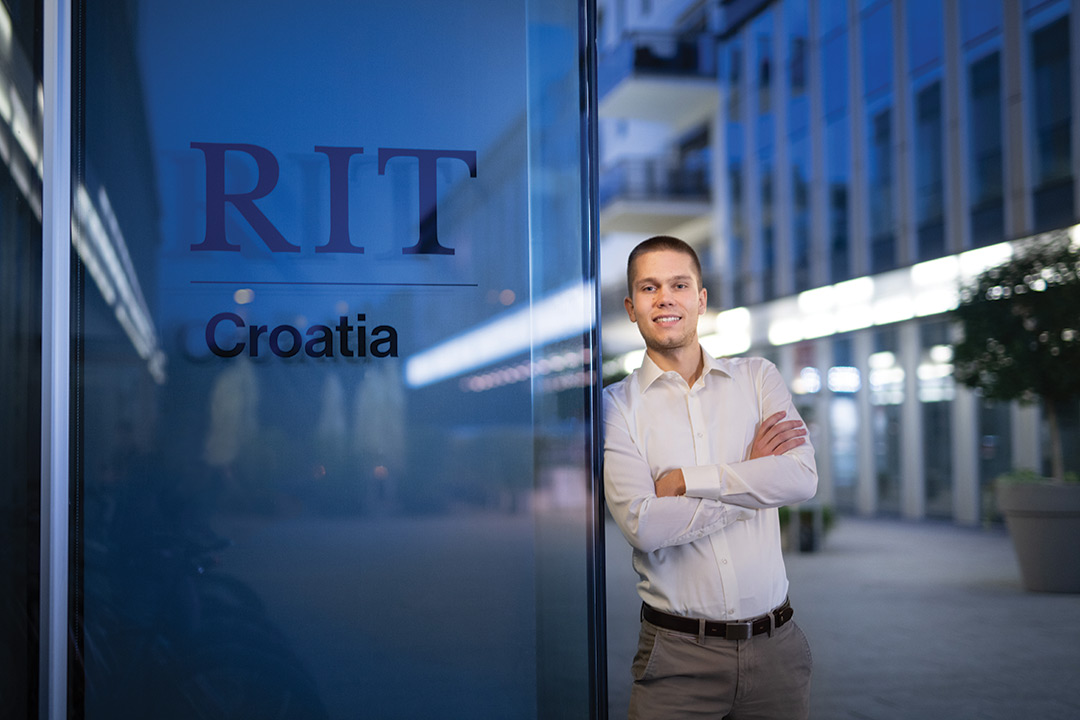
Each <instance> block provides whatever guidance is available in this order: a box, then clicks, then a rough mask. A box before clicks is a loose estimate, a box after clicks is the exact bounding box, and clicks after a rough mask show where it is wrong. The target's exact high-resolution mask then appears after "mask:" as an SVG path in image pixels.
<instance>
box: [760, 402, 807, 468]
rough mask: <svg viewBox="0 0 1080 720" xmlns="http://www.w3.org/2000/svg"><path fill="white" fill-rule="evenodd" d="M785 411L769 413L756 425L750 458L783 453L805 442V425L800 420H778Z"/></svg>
mask: <svg viewBox="0 0 1080 720" xmlns="http://www.w3.org/2000/svg"><path fill="white" fill-rule="evenodd" d="M785 414H786V413H784V412H783V411H781V412H778V413H775V414H773V415H770V416H769V417H767V418H765V420H763V421H762V423H761V425H758V429H757V432H756V433H754V443H753V444H752V445H751V446H750V459H751V460H753V459H754V458H760V457H768V456H769V455H783V454H784V453H786V452H787V451H789V450H794V449H795V448H797V447H799V446H800V445H802V444H803V443H805V442H806V426H805V425H803V424H802V421H801V420H787V421H785V422H780V420H781V419H782V418H783V417H784V415H785Z"/></svg>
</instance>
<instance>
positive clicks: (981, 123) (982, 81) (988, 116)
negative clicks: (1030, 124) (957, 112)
mask: <svg viewBox="0 0 1080 720" xmlns="http://www.w3.org/2000/svg"><path fill="white" fill-rule="evenodd" d="M1001 113H1002V105H1001V53H1000V52H998V51H994V52H991V53H990V54H989V55H986V56H985V57H982V58H980V59H978V60H976V61H974V62H972V63H971V64H970V65H969V66H968V152H969V158H970V160H969V163H968V168H969V171H968V178H969V180H968V188H969V198H970V206H969V215H970V219H971V244H972V245H973V246H975V247H980V246H983V245H992V244H994V243H997V242H1000V241H1001V240H1002V239H1004V232H1005V220H1004V214H1003V207H1004V202H1003V201H1004V189H1005V184H1004V169H1003V155H1002V121H1001Z"/></svg>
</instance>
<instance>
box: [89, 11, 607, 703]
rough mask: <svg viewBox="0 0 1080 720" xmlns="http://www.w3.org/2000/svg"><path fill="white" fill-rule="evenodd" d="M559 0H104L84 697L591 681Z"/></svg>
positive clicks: (569, 117)
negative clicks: (255, 0)
mask: <svg viewBox="0 0 1080 720" xmlns="http://www.w3.org/2000/svg"><path fill="white" fill-rule="evenodd" d="M538 5H541V4H538V3H527V2H505V1H504V0H484V1H481V2H472V3H430V2H400V3H353V2H347V1H345V0H338V1H334V2H323V3H314V4H308V5H298V4H296V3H286V2H278V1H276V0H275V1H273V2H263V3H259V4H258V6H257V12H253V11H252V9H253V6H250V5H248V6H243V5H241V4H231V3H217V2H211V1H209V0H200V1H196V2H190V3H182V4H176V3H160V2H153V1H151V0H146V1H144V2H131V3H122V4H115V3H114V4H110V5H109V7H108V8H107V9H106V8H101V7H100V6H98V5H96V4H93V3H88V4H87V7H86V11H85V15H84V16H82V17H81V22H82V36H84V37H85V45H84V46H83V47H82V48H81V52H80V53H79V56H78V60H79V62H80V63H81V64H82V66H83V71H82V73H81V77H82V78H84V81H83V82H84V84H82V85H81V86H80V87H79V88H78V93H79V94H78V97H77V103H78V106H79V107H81V108H83V111H82V113H83V114H82V115H81V118H80V119H81V122H82V131H83V132H82V134H81V140H80V142H79V144H78V147H77V167H78V168H79V173H78V176H77V179H76V186H75V193H76V221H77V226H76V242H77V247H78V249H79V258H80V260H81V262H80V264H79V266H78V277H79V280H78V282H79V286H78V287H79V296H78V297H79V303H80V307H81V314H80V316H79V319H78V324H77V326H78V332H79V353H80V354H79V363H78V368H79V369H78V372H79V377H78V383H77V388H76V389H77V403H78V404H77V422H78V426H79V434H78V438H77V441H76V442H77V467H78V492H79V496H78V498H79V500H78V506H77V508H76V515H77V523H78V527H77V533H76V536H77V541H78V543H77V545H76V553H77V557H76V563H77V566H78V567H79V568H80V572H81V575H80V577H79V582H78V583H77V586H78V588H79V592H80V593H81V596H80V600H79V603H78V606H77V608H76V610H77V615H76V625H75V627H76V628H77V635H78V637H79V638H80V641H81V643H82V645H81V647H82V649H83V651H84V652H83V655H82V656H83V657H85V663H86V664H85V668H83V670H84V672H82V673H79V678H78V679H79V680H80V681H82V683H83V685H84V687H83V688H82V689H83V691H84V692H85V707H84V708H83V711H84V714H85V717H86V718H88V720H97V719H102V720H104V719H106V718H115V717H147V718H150V717H153V718H172V717H176V718H185V719H186V718H192V717H231V716H237V717H251V718H262V717H285V718H349V719H351V718H355V717H358V716H366V717H500V718H501V717H507V718H510V717H514V718H530V717H545V718H546V717H574V718H576V717H586V716H589V714H590V713H591V712H592V711H593V709H594V707H595V706H596V703H597V702H598V701H597V699H596V696H597V685H596V683H595V677H596V676H597V669H596V668H597V664H598V662H599V661H598V660H597V647H598V639H597V634H598V631H597V628H598V627H601V626H602V623H598V622H597V617H596V615H595V612H594V607H596V604H595V603H596V602H597V595H596V594H597V592H599V591H598V588H597V585H596V583H595V578H596V573H597V570H596V568H595V564H594V563H593V562H592V560H593V557H595V554H596V553H595V548H594V547H593V545H592V543H593V542H594V538H593V535H592V532H593V527H594V525H593V518H594V517H595V516H596V495H595V493H594V492H593V489H592V485H591V482H592V470H593V468H592V460H591V453H590V448H591V447H592V443H593V442H594V439H593V436H594V427H595V426H594V423H593V419H592V413H593V412H594V407H595V405H594V403H593V402H592V398H593V392H594V391H593V383H592V377H593V375H594V372H593V361H594V358H595V359H598V358H596V352H595V348H594V345H593V338H594V336H595V331H594V327H593V318H594V317H595V315H596V313H595V308H594V298H593V291H592V287H593V284H592V281H593V273H594V271H595V261H594V257H595V252H594V247H593V244H592V238H591V227H592V226H593V224H592V223H591V222H590V219H589V213H590V212H592V210H591V208H592V207H593V205H592V201H591V199H590V198H589V197H588V193H587V192H586V189H587V187H588V185H587V184H586V182H585V179H584V171H583V170H584V168H585V166H586V164H587V163H590V162H591V160H590V153H591V143H590V138H589V137H588V135H587V134H586V133H585V132H584V130H583V128H584V127H585V125H584V121H583V117H582V113H583V112H584V111H588V110H589V107H588V106H587V105H583V104H582V101H581V98H582V97H587V95H585V94H583V88H584V87H585V86H584V85H583V78H582V75H581V73H582V72H583V70H585V69H588V63H587V62H586V61H585V60H584V59H583V55H582V50H581V48H582V42H581V38H582V37H584V36H585V35H584V33H583V32H582V30H581V28H580V27H579V22H581V20H580V18H582V17H584V13H583V12H582V11H581V7H580V6H579V3H578V2H577V0H572V1H571V0H556V2H547V3H543V4H542V5H543V7H538ZM600 704H602V703H600ZM230 713H239V714H238V715H235V714H234V715H230Z"/></svg>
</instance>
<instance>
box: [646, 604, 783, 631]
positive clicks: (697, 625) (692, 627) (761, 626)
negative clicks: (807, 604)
mask: <svg viewBox="0 0 1080 720" xmlns="http://www.w3.org/2000/svg"><path fill="white" fill-rule="evenodd" d="M794 614H795V611H794V610H792V609H791V603H790V602H788V601H787V600H784V603H783V604H782V605H780V606H779V607H778V608H776V609H775V610H773V611H772V612H768V613H765V614H764V615H762V616H761V617H756V618H754V619H752V620H745V621H742V622H714V621H712V620H701V619H698V618H691V617H683V616H681V615H672V614H670V613H666V612H663V611H662V610H657V609H656V608H654V607H651V606H649V605H646V604H645V603H642V604H641V617H642V618H644V619H645V620H648V621H649V622H651V623H652V624H653V625H655V626H657V627H661V628H664V629H665V630H674V631H675V632H681V633H687V634H688V635H707V636H710V637H722V638H726V639H728V640H748V639H750V638H751V637H753V636H754V635H763V634H764V633H770V634H771V633H772V631H773V630H775V629H776V628H779V627H782V626H783V625H785V624H786V623H787V621H788V620H790V619H791V616H792V615H794ZM702 624H704V629H703V628H702Z"/></svg>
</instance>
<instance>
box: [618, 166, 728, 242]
mask: <svg viewBox="0 0 1080 720" xmlns="http://www.w3.org/2000/svg"><path fill="white" fill-rule="evenodd" d="M699 159H702V160H706V161H707V158H699ZM707 168H708V164H707V162H698V163H695V164H692V165H691V164H687V163H682V164H680V163H678V162H673V161H671V160H668V159H666V158H633V159H626V160H623V161H621V162H619V163H618V164H616V165H613V166H611V167H610V168H606V169H605V170H603V171H601V173H600V231H601V232H603V233H610V232H634V233H648V234H649V235H677V234H680V233H681V234H693V233H692V232H691V233H688V232H687V230H688V228H687V227H686V226H687V224H689V223H702V222H704V223H707V222H708V219H709V214H710V211H711V206H710V200H709V186H710V183H709V173H708V169H707Z"/></svg>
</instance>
